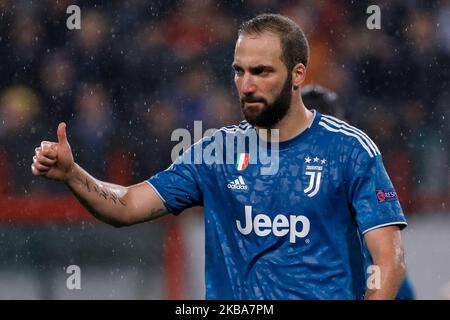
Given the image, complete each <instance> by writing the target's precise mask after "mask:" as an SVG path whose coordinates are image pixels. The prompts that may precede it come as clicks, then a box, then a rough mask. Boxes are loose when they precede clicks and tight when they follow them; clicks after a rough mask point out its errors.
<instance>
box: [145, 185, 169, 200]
mask: <svg viewBox="0 0 450 320" xmlns="http://www.w3.org/2000/svg"><path fill="white" fill-rule="evenodd" d="M145 182H147V183H148V185H149V186H150V187H152V189H153V190H155V192H156V194H157V195H158V196H159V197H160V198H161V200H162V202H164V203H166V200H165V199H164V198H163V196H162V195H161V194H160V193H159V192H158V190H156V188H155V186H154V185H152V184H151V183H150V181H148V180H145Z"/></svg>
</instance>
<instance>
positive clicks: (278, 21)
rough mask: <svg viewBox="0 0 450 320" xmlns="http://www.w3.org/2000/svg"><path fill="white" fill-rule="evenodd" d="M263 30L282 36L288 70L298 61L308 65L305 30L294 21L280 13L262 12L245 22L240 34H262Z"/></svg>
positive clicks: (284, 60) (284, 58) (283, 55)
mask: <svg viewBox="0 0 450 320" xmlns="http://www.w3.org/2000/svg"><path fill="white" fill-rule="evenodd" d="M263 32H272V33H274V34H276V35H278V36H279V37H280V42H281V51H282V56H281V60H282V61H283V62H284V64H285V65H286V67H287V68H288V70H292V68H294V66H295V65H296V64H298V63H303V65H304V66H305V67H306V66H307V65H308V60H309V45H308V40H307V39H306V37H305V34H304V33H303V30H302V29H301V28H300V27H299V26H298V25H297V24H296V23H295V22H294V21H292V20H291V19H289V18H288V17H285V16H282V15H280V14H268V13H265V14H260V15H258V16H256V17H254V18H253V19H250V20H248V21H245V22H243V23H242V24H241V26H240V28H239V32H238V34H239V35H242V34H261V33H263Z"/></svg>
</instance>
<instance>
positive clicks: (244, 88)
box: [241, 73, 257, 95]
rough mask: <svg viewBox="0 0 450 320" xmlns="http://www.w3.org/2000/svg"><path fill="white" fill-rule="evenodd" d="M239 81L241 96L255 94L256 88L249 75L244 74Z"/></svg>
mask: <svg viewBox="0 0 450 320" xmlns="http://www.w3.org/2000/svg"><path fill="white" fill-rule="evenodd" d="M241 80H242V82H241V92H242V93H243V94H245V95H248V94H252V93H255V92H256V89H257V87H256V84H255V81H254V78H253V76H252V75H251V74H248V73H247V74H245V75H244V76H243V77H242V79H241Z"/></svg>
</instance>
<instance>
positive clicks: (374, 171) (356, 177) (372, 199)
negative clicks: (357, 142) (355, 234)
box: [346, 148, 406, 233]
mask: <svg viewBox="0 0 450 320" xmlns="http://www.w3.org/2000/svg"><path fill="white" fill-rule="evenodd" d="M346 175H347V178H346V181H348V182H349V184H348V195H349V202H350V203H351V206H352V207H353V209H354V212H355V218H356V221H357V223H358V227H359V230H360V231H361V232H362V233H368V232H369V231H371V230H375V229H379V228H381V227H386V226H389V225H398V226H399V227H400V228H401V229H403V228H404V227H405V226H406V220H405V217H404V215H403V210H402V208H401V205H400V202H399V201H398V198H397V194H396V192H395V190H394V186H393V184H392V182H391V180H390V178H389V176H388V174H387V172H386V169H385V167H384V165H383V161H382V158H381V156H380V155H377V156H370V155H369V154H368V153H367V152H366V151H365V150H364V149H362V150H361V148H360V149H355V150H354V151H353V153H352V156H351V158H350V160H349V163H348V166H347V170H346ZM379 232H380V231H379Z"/></svg>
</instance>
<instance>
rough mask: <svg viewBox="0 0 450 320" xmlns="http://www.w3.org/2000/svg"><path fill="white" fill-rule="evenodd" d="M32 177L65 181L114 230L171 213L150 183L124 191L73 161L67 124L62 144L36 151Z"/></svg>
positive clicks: (62, 130)
mask: <svg viewBox="0 0 450 320" xmlns="http://www.w3.org/2000/svg"><path fill="white" fill-rule="evenodd" d="M35 153H36V155H35V156H34V157H33V164H32V165H31V170H32V173H33V174H34V175H36V176H43V177H46V178H48V179H54V180H60V181H63V182H64V183H65V184H66V185H67V187H68V188H69V189H70V191H71V192H72V193H73V194H74V195H75V197H76V198H77V199H78V200H79V201H80V203H81V204H82V205H83V206H84V207H85V208H86V209H87V210H88V211H89V212H91V213H92V214H93V215H94V216H95V217H97V218H98V219H99V220H102V221H104V222H106V223H109V224H111V225H114V226H117V227H119V226H125V225H131V224H135V223H139V222H144V221H148V220H152V219H156V218H158V217H161V216H163V215H165V214H166V213H167V210H166V208H165V206H164V204H163V202H162V200H161V199H160V198H159V196H158V195H157V193H156V192H155V191H154V190H153V188H152V187H151V186H150V185H148V184H147V183H146V182H142V183H139V184H136V185H133V186H129V187H124V186H120V185H116V184H111V183H107V182H103V181H99V180H97V179H95V178H94V177H92V176H91V175H90V174H89V173H87V172H86V171H85V170H83V169H82V168H81V167H80V166H79V165H78V164H76V163H75V162H74V160H73V155H72V151H71V149H70V145H69V143H68V141H67V136H66V131H65V124H63V123H61V124H60V125H59V126H58V143H54V142H46V141H44V142H42V143H41V146H40V147H38V148H36V150H35Z"/></svg>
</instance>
